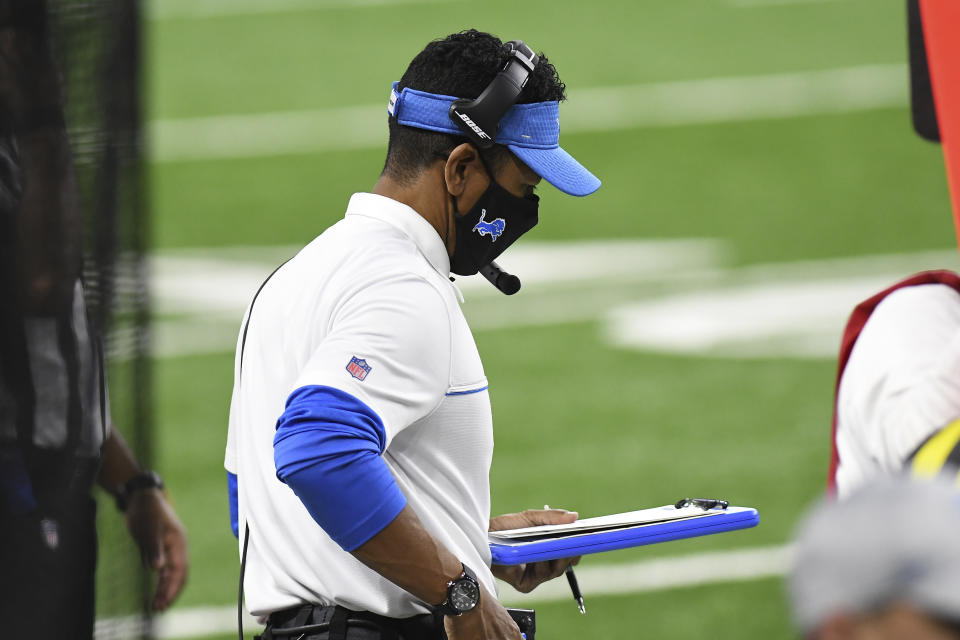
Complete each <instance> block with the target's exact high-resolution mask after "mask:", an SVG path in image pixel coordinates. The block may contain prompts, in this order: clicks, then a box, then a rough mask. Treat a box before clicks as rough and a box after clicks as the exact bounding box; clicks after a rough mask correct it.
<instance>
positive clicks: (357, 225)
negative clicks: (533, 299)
mask: <svg viewBox="0 0 960 640" xmlns="http://www.w3.org/2000/svg"><path fill="white" fill-rule="evenodd" d="M564 97H565V96H564V85H563V84H562V83H561V82H560V80H559V78H558V76H557V72H556V69H555V68H554V67H553V65H552V64H550V63H549V61H548V60H547V59H546V57H544V56H542V55H540V56H537V55H535V54H534V53H533V51H532V50H531V49H530V48H529V47H527V45H525V44H524V43H523V42H520V41H513V42H509V43H506V44H505V43H502V42H501V41H500V40H499V39H497V38H495V37H494V36H492V35H490V34H487V33H481V32H478V31H474V30H471V31H465V32H462V33H457V34H453V35H451V36H448V37H447V38H444V39H442V40H437V41H434V42H431V43H430V44H428V45H427V46H426V48H425V49H424V50H423V51H421V52H420V53H419V54H418V55H417V56H416V57H415V58H414V59H413V61H412V62H411V63H410V65H409V67H408V68H407V70H406V72H405V73H404V74H403V77H402V78H401V79H400V81H399V82H398V83H395V84H394V86H393V89H392V91H391V92H390V100H389V105H388V109H387V111H388V114H389V130H390V138H389V148H388V151H387V158H386V163H385V166H384V168H383V171H382V173H381V175H380V177H379V179H378V180H377V182H376V184H375V185H374V187H373V190H372V192H371V193H357V194H354V195H353V196H352V197H351V198H350V202H349V204H348V206H347V210H346V215H345V216H344V218H343V219H342V220H340V221H339V222H337V223H336V224H334V225H333V226H331V227H330V228H328V229H327V230H326V231H324V232H323V233H322V234H321V235H320V236H319V237H317V238H316V239H314V240H313V241H312V242H311V243H310V244H308V245H307V246H306V247H304V248H303V249H302V250H301V251H300V252H299V253H298V254H297V255H296V256H294V257H293V258H292V259H291V260H289V261H288V262H286V263H285V264H284V265H282V266H281V267H279V268H278V269H277V270H276V271H275V272H274V273H273V274H272V275H271V276H270V277H269V278H268V279H267V281H266V282H264V284H263V285H262V286H261V287H260V289H259V291H258V292H257V293H256V295H255V296H254V298H253V300H252V301H251V303H250V306H249V307H248V309H247V312H246V314H245V317H244V320H243V324H242V327H241V330H240V336H239V339H238V344H237V356H236V363H235V369H234V376H235V377H234V389H233V397H232V401H231V407H230V423H229V432H228V436H227V447H226V457H225V467H226V469H227V472H228V482H229V486H230V494H231V502H232V504H231V513H232V514H233V516H234V522H233V524H234V531H235V533H236V534H238V538H239V542H240V544H239V547H240V550H241V558H242V560H241V563H242V566H244V567H245V577H244V578H243V582H244V587H243V588H244V593H245V597H246V604H247V608H248V609H249V611H250V612H251V613H253V614H254V615H258V616H263V617H264V618H265V619H266V621H267V627H266V629H265V631H264V632H263V637H264V638H286V637H290V638H307V639H309V638H315V639H321V638H323V639H325V638H330V639H331V640H343V639H345V638H349V639H363V638H371V639H373V638H383V639H388V638H406V639H413V638H417V639H420V638H443V637H448V638H450V639H451V640H462V639H471V640H472V639H475V638H476V639H480V638H484V639H485V638H490V639H494V638H495V639H500V638H509V639H511V640H518V639H519V638H521V634H520V631H519V629H518V627H517V625H516V624H515V623H514V621H513V619H512V618H511V617H510V615H509V614H508V612H507V611H506V610H505V609H504V608H503V607H502V606H501V605H500V603H499V602H498V601H497V598H496V595H495V594H496V591H495V584H494V580H493V578H494V576H497V577H499V578H501V579H503V580H505V581H506V582H508V583H510V584H511V585H513V586H514V587H515V588H517V589H518V590H520V591H524V592H526V591H530V590H531V589H533V588H534V587H535V586H537V585H538V584H540V583H541V582H543V581H545V580H549V579H552V578H554V577H557V576H559V575H561V574H562V573H563V571H564V569H565V568H566V566H567V565H568V564H570V562H572V561H575V559H572V560H570V559H568V560H555V561H550V562H542V563H535V564H528V565H520V566H512V567H506V566H492V567H491V557H490V551H489V547H488V541H487V533H488V531H489V530H500V529H510V528H516V527H523V526H531V525H537V524H558V523H568V522H573V521H574V520H575V519H576V517H577V514H576V513H572V512H568V511H564V510H530V511H525V512H523V513H516V514H508V515H503V516H499V517H496V518H492V519H491V518H490V482H489V473H490V462H491V459H492V455H493V420H492V415H491V408H490V397H489V395H488V393H487V379H486V377H485V375H484V371H483V366H482V364H481V361H480V356H479V354H478V352H477V347H476V345H475V343H474V340H473V336H472V334H471V332H470V328H469V327H468V326H467V322H466V320H465V319H464V316H463V314H462V312H461V310H460V305H459V303H458V300H462V298H461V297H460V295H459V292H458V290H457V288H456V285H455V283H454V282H453V280H454V278H452V277H451V273H453V274H457V275H463V276H467V275H473V274H476V273H477V272H478V271H486V272H487V274H490V273H491V269H495V266H491V263H492V262H493V260H494V259H496V257H497V256H498V255H499V254H500V253H501V252H503V250H504V249H506V248H507V247H508V246H510V244H511V243H513V242H514V241H515V240H516V239H517V238H519V237H520V236H521V235H523V234H524V233H525V232H527V231H529V230H530V229H531V228H532V227H533V226H534V225H535V224H536V223H537V213H538V198H537V196H536V195H535V194H534V191H535V189H536V187H537V185H538V183H539V182H540V180H541V178H543V179H545V180H546V181H547V182H549V183H551V184H552V185H554V186H555V187H557V188H558V189H560V190H561V191H563V192H565V193H568V194H571V195H575V196H585V195H588V194H590V193H592V192H594V191H596V190H597V188H599V186H600V181H599V180H598V179H597V178H596V177H595V176H594V175H593V174H591V173H590V172H589V171H587V169H585V168H584V167H583V166H581V165H580V164H579V163H578V162H577V161H576V160H574V159H573V158H572V157H571V156H570V155H569V154H568V153H567V152H566V151H564V150H563V149H562V148H561V147H560V146H559V128H560V125H559V119H558V115H559V110H558V105H559V102H560V101H561V100H563V99H564ZM493 275H494V276H495V275H496V274H493ZM488 277H490V276H489V275H488ZM495 279H496V278H495V277H493V278H491V281H493V280H495ZM501 288H503V287H501ZM508 289H509V287H508ZM241 575H244V572H243V571H242V573H241Z"/></svg>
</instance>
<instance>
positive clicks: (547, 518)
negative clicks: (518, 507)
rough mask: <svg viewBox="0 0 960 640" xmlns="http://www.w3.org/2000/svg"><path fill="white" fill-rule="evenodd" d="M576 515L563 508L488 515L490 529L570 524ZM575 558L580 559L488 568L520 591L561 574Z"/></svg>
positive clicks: (528, 589)
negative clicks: (491, 516) (490, 516)
mask: <svg viewBox="0 0 960 640" xmlns="http://www.w3.org/2000/svg"><path fill="white" fill-rule="evenodd" d="M577 517H578V514H577V512H575V511H567V510H565V509H527V510H526V511H523V512H521V513H508V514H505V515H502V516H497V517H496V518H491V519H490V531H503V530H505V529H521V528H524V527H536V526H538V525H542V524H570V523H571V522H575V521H576V519H577ZM578 562H580V556H577V557H575V558H561V559H559V560H546V561H544V562H528V563H527V564H517V565H500V564H495V565H493V566H492V567H491V569H492V570H493V575H494V576H496V577H497V578H500V579H501V580H503V581H504V582H506V583H507V584H509V585H510V586H512V587H513V588H514V589H516V590H517V591H519V592H520V593H530V592H531V591H533V590H534V589H535V588H536V587H537V586H538V585H540V583H542V582H546V581H547V580H553V579H554V578H557V577H559V576H561V575H563V572H564V571H566V569H567V567H568V566H570V565H574V564H577V563H578Z"/></svg>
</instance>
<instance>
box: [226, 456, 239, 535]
mask: <svg viewBox="0 0 960 640" xmlns="http://www.w3.org/2000/svg"><path fill="white" fill-rule="evenodd" d="M238 494H239V489H238V488H237V474H235V473H230V472H229V471H227V498H228V499H229V500H230V530H231V531H233V537H234V538H236V539H237V540H239V539H240V506H239V505H238V504H237V496H238Z"/></svg>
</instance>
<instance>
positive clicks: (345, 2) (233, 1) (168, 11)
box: [147, 0, 461, 20]
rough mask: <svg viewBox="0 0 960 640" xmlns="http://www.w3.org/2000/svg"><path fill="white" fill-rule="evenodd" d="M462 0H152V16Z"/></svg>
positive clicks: (245, 13) (207, 15) (184, 16)
mask: <svg viewBox="0 0 960 640" xmlns="http://www.w3.org/2000/svg"><path fill="white" fill-rule="evenodd" d="M460 1H461V0H150V1H149V2H148V3H147V17H148V18H149V19H151V20H171V19H178V20H192V19H198V18H220V17H226V16H252V15H262V14H269V13H291V12H296V11H324V10H329V9H366V8H368V7H385V6H402V5H411V4H439V3H449V2H460Z"/></svg>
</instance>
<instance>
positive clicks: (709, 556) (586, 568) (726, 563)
mask: <svg viewBox="0 0 960 640" xmlns="http://www.w3.org/2000/svg"><path fill="white" fill-rule="evenodd" d="M791 557H792V550H791V548H790V547H788V546H770V547H754V548H745V549H737V550H732V551H710V552H705V553H696V554H690V555H683V556H676V557H664V558H654V559H651V560H641V561H638V562H631V563H625V564H607V565H591V563H590V560H589V559H587V560H584V561H583V562H582V563H581V565H580V566H579V567H577V578H578V581H579V583H580V587H581V590H582V591H583V594H584V599H585V601H586V604H587V607H589V606H590V602H591V598H594V597H597V596H607V595H624V594H631V593H643V592H646V591H662V590H666V589H680V588H686V587H694V586H701V585H708V584H721V583H728V582H738V581H745V580H760V579H763V578H775V577H779V576H782V575H784V573H786V571H787V570H788V567H789V565H790V561H791ZM500 598H501V600H502V601H503V602H504V603H505V604H507V605H518V606H527V605H536V604H537V603H546V602H562V601H566V600H569V601H570V606H571V607H572V606H574V604H573V599H572V597H571V595H570V590H569V588H568V587H567V583H566V581H565V580H563V579H560V580H554V581H552V582H548V583H546V584H544V585H541V586H540V587H539V588H537V589H536V590H535V591H534V592H532V593H529V594H526V595H524V594H519V593H517V592H515V591H514V590H513V589H512V588H510V587H508V586H505V585H503V584H501V585H500ZM236 625H237V608H236V604H231V605H224V606H219V607H196V608H190V609H174V610H173V611H172V612H170V613H168V614H166V615H163V616H161V617H160V618H158V620H157V637H160V638H185V637H190V636H201V635H213V634H218V633H229V632H230V631H233V630H235V629H236ZM108 626H109V625H107V624H102V625H101V627H102V628H104V629H106V628H107V627H108ZM256 628H258V627H257V626H256V621H255V620H254V619H253V618H252V617H250V616H246V619H245V621H244V629H245V630H250V631H252V630H253V629H256ZM248 635H249V634H248ZM97 637H98V640H105V638H106V637H107V636H106V635H104V634H102V633H101V634H100V635H98V636H97Z"/></svg>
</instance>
